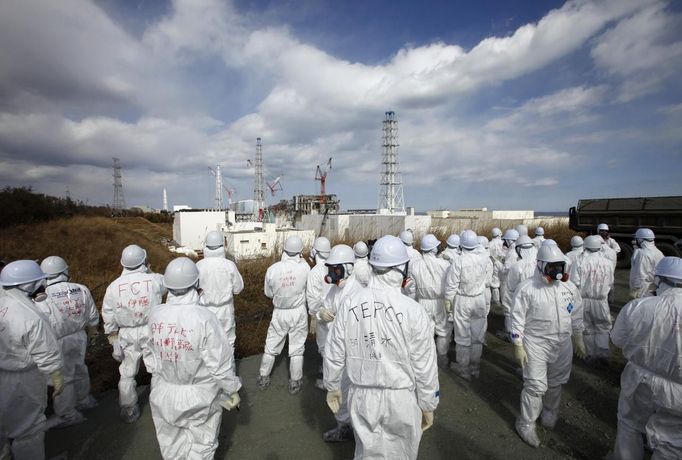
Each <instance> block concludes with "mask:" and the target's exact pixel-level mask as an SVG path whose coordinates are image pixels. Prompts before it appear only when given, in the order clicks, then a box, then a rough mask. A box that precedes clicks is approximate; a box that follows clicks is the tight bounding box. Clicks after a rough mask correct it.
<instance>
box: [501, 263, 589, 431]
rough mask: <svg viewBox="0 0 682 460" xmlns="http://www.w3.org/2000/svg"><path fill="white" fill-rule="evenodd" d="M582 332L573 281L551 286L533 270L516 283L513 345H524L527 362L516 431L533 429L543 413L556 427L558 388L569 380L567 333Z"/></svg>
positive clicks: (577, 296) (575, 288) (578, 294)
mask: <svg viewBox="0 0 682 460" xmlns="http://www.w3.org/2000/svg"><path fill="white" fill-rule="evenodd" d="M582 331H583V309H582V299H581V297H580V291H578V288H577V287H576V286H575V285H574V284H573V283H572V282H571V281H565V282H564V281H554V282H551V283H549V282H547V280H546V279H545V278H544V276H543V275H542V274H541V273H540V271H539V270H536V271H535V274H534V275H533V277H532V278H529V279H527V280H525V281H523V282H522V283H521V284H520V285H519V287H518V288H517V291H516V294H515V295H514V303H513V306H512V342H513V343H514V344H515V345H518V344H523V347H524V349H525V352H526V354H527V356H528V363H527V364H526V366H525V367H524V368H523V390H522V391H521V413H520V415H519V418H518V419H517V422H516V423H517V429H518V427H519V426H521V427H522V428H527V427H531V426H532V427H533V428H534V427H535V421H536V420H537V418H538V417H539V416H540V414H541V412H542V418H543V421H545V420H548V421H551V422H554V423H556V419H557V417H558V415H559V405H560V403H561V385H563V384H565V383H566V382H568V379H569V377H570V376H571V365H572V357H573V344H572V342H571V335H572V334H581V333H582ZM551 422H550V425H551Z"/></svg>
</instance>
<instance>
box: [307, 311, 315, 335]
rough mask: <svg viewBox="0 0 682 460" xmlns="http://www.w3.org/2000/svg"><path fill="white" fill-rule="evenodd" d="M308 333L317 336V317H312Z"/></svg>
mask: <svg viewBox="0 0 682 460" xmlns="http://www.w3.org/2000/svg"><path fill="white" fill-rule="evenodd" d="M308 333H309V334H312V335H315V334H316V333H317V318H316V317H315V315H310V322H309V323H308Z"/></svg>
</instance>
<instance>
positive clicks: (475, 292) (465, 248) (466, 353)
mask: <svg viewBox="0 0 682 460" xmlns="http://www.w3.org/2000/svg"><path fill="white" fill-rule="evenodd" d="M460 247H461V248H462V255H461V256H460V257H458V258H457V259H455V261H454V262H453V263H452V264H451V265H450V268H449V269H448V272H447V274H446V278H445V302H446V305H447V303H448V302H450V303H451V305H452V316H453V322H454V335H455V344H456V347H455V353H456V359H457V362H456V363H453V364H451V368H452V370H453V371H454V372H455V373H456V374H457V375H459V376H460V377H462V378H463V379H465V380H471V377H475V378H478V376H479V373H480V365H481V354H482V353H483V345H484V344H485V331H486V329H487V325H488V308H487V305H486V300H485V290H486V288H488V287H489V286H490V282H489V280H490V278H491V277H492V268H491V267H490V265H488V263H487V261H486V260H485V258H484V257H483V256H482V255H481V253H480V252H478V251H477V250H476V249H477V248H478V237H477V235H476V233H475V232H474V231H473V230H466V231H464V232H463V234H462V235H461V237H460Z"/></svg>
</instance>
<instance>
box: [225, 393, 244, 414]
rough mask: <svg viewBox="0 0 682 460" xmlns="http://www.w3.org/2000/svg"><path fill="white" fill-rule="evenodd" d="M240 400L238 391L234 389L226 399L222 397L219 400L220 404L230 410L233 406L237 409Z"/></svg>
mask: <svg viewBox="0 0 682 460" xmlns="http://www.w3.org/2000/svg"><path fill="white" fill-rule="evenodd" d="M240 402H241V398H240V397H239V393H237V392H236V391H235V392H234V393H232V394H231V395H230V396H228V397H227V398H226V399H223V400H222V401H220V405H221V406H223V407H224V408H225V409H226V410H232V409H234V408H235V407H236V408H237V409H239V403H240Z"/></svg>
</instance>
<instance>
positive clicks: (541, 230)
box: [535, 227, 545, 236]
mask: <svg viewBox="0 0 682 460" xmlns="http://www.w3.org/2000/svg"><path fill="white" fill-rule="evenodd" d="M544 234H545V229H544V228H542V227H537V228H536V229H535V235H536V236H543V235H544Z"/></svg>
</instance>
